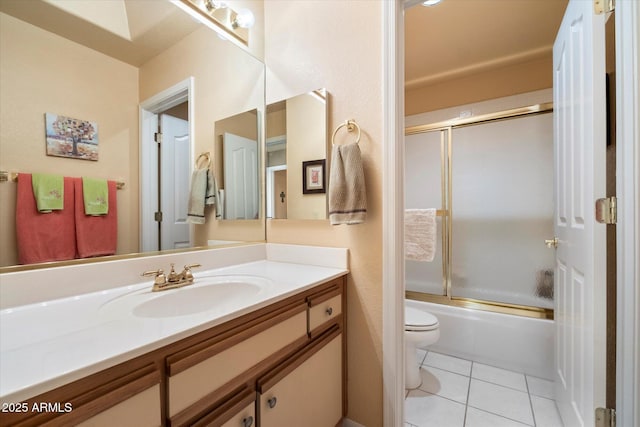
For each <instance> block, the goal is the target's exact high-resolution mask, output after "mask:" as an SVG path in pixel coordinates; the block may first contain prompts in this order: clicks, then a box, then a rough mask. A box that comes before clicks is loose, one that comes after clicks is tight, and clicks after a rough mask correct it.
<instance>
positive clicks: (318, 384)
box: [259, 333, 342, 427]
mask: <svg viewBox="0 0 640 427" xmlns="http://www.w3.org/2000/svg"><path fill="white" fill-rule="evenodd" d="M322 341H323V343H322V344H320V345H319V346H318V347H320V348H318V349H316V351H315V352H313V354H312V355H311V356H308V355H302V359H305V358H306V357H308V358H306V360H303V361H302V363H299V361H297V360H292V361H290V364H291V366H293V369H292V370H290V369H288V368H286V367H285V369H284V371H285V372H284V375H283V374H282V373H275V374H274V375H273V376H272V377H271V378H265V379H264V380H263V381H259V388H260V394H259V423H260V427H283V426H305V427H327V426H335V425H337V424H338V422H339V421H340V420H341V418H342V334H341V333H338V334H337V335H336V334H335V333H332V334H331V336H330V337H329V339H327V340H322ZM298 363H299V364H298ZM261 382H262V384H260V383H261Z"/></svg>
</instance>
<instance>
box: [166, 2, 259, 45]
mask: <svg viewBox="0 0 640 427" xmlns="http://www.w3.org/2000/svg"><path fill="white" fill-rule="evenodd" d="M172 3H174V4H175V5H176V6H178V7H179V8H181V9H182V10H184V11H186V12H187V13H189V14H190V15H191V16H192V17H194V18H195V19H197V20H198V21H200V22H202V23H203V24H205V25H207V26H208V27H210V28H212V29H213V30H215V31H216V32H217V33H218V35H220V36H221V37H223V38H232V39H235V40H236V41H238V42H240V43H242V44H243V45H244V46H248V45H249V28H251V27H252V26H253V25H254V24H255V22H256V19H255V17H254V16H253V13H252V12H251V11H250V10H249V9H239V10H238V11H237V12H236V11H235V10H233V9H232V8H231V7H229V5H228V4H227V2H225V1H219V0H172Z"/></svg>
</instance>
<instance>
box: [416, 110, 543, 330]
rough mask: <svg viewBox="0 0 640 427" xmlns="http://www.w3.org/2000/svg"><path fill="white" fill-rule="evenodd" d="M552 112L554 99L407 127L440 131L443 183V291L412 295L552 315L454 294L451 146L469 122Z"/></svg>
mask: <svg viewBox="0 0 640 427" xmlns="http://www.w3.org/2000/svg"><path fill="white" fill-rule="evenodd" d="M551 112H553V103H551V102H548V103H543V104H536V105H530V106H527V107H521V108H514V109H510V110H504V111H498V112H496V113H490V114H483V115H479V116H474V117H468V118H458V119H452V120H446V121H442V122H437V123H431V124H427V125H419V126H410V127H406V128H405V130H404V134H405V136H408V135H418V134H421V133H428V132H435V131H439V132H440V175H441V176H440V185H441V194H442V208H443V209H441V210H440V209H439V210H438V211H437V213H436V215H437V216H440V217H442V230H443V233H442V252H443V256H442V292H443V295H436V294H428V293H423V292H415V291H405V295H406V297H407V298H409V299H414V300H419V301H426V302H432V303H436V304H444V305H450V306H455V307H463V308H472V309H476V310H484V311H492V312H497V313H504V314H514V315H518V316H524V317H534V318H538V319H553V309H549V308H542V307H533V306H526V305H518V304H510V303H502V302H495V301H485V300H478V299H473V298H465V297H455V296H453V294H452V287H451V286H452V283H451V258H452V245H451V241H452V236H453V214H452V213H453V210H452V200H451V199H452V193H453V190H452V159H451V150H452V142H453V130H454V129H457V128H461V127H466V126H475V125H479V124H483V123H489V122H497V121H503V120H509V119H513V118H519V117H525V116H531V115H538V114H547V113H551Z"/></svg>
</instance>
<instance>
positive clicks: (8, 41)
mask: <svg viewBox="0 0 640 427" xmlns="http://www.w3.org/2000/svg"><path fill="white" fill-rule="evenodd" d="M227 3H228V4H229V5H230V6H233V5H234V4H237V7H242V8H248V9H250V10H251V11H252V12H253V14H254V16H255V18H256V24H255V27H253V28H251V29H249V30H248V31H249V42H248V46H244V47H240V46H239V45H238V44H237V43H236V42H231V41H229V40H226V39H225V38H224V37H221V36H220V35H219V34H218V33H216V32H214V30H213V29H212V28H209V27H208V26H205V25H203V24H202V23H199V22H197V21H196V20H194V18H193V17H191V16H189V15H188V14H187V13H185V11H184V10H182V9H181V8H179V7H177V6H176V4H174V2H171V1H169V0H155V1H153V2H148V1H139V0H114V1H102V0H85V1H82V2H57V1H55V0H31V1H28V2H26V1H22V0H0V58H1V61H0V152H1V157H0V170H2V171H9V172H12V173H18V181H19V180H20V174H23V176H27V175H26V174H30V173H45V174H59V175H64V176H69V177H83V176H87V177H94V178H102V179H109V180H115V181H119V182H122V183H124V187H123V188H122V189H120V190H118V191H117V230H118V231H117V250H116V255H124V254H132V253H140V252H146V251H154V252H155V251H157V250H169V249H186V248H193V247H202V246H207V245H210V244H218V243H220V242H246V241H264V240H265V221H264V206H263V203H264V196H263V193H264V191H263V189H262V186H263V182H264V180H263V179H262V177H263V176H264V172H263V170H260V169H255V170H252V173H253V174H254V175H255V179H253V187H252V190H251V191H253V194H252V197H251V207H250V209H249V210H247V212H249V211H250V213H248V214H245V215H239V214H238V215H234V216H233V217H232V216H231V215H229V216H223V217H222V218H224V219H225V220H221V218H216V215H217V213H219V211H223V210H224V209H223V208H221V209H217V208H216V207H208V206H207V207H205V209H204V214H203V216H204V223H203V224H192V223H185V217H186V214H187V210H188V209H187V205H188V199H189V196H190V194H189V185H190V180H191V174H192V171H193V170H194V169H197V168H201V167H204V165H210V168H211V170H212V173H213V174H214V176H215V177H216V179H217V181H218V187H219V189H220V190H222V191H221V194H224V196H223V197H221V198H220V199H223V200H218V203H224V199H226V200H230V199H233V200H235V199H238V198H242V199H244V198H245V195H240V196H238V197H235V195H230V194H229V190H231V191H234V190H233V189H228V188H225V186H227V185H228V183H229V182H230V181H229V180H227V179H226V176H225V173H226V168H225V167H224V158H223V156H224V151H223V150H221V147H220V146H219V141H220V139H219V135H218V130H220V129H222V128H223V127H224V126H227V125H228V126H229V127H228V129H227V130H226V133H228V134H233V135H236V136H239V137H243V138H247V139H249V138H250V139H251V140H252V141H254V145H255V147H256V148H255V150H254V154H253V155H254V156H257V157H256V158H255V159H254V160H252V161H253V163H252V164H253V165H254V166H255V168H259V167H261V165H262V164H263V163H264V162H263V161H262V160H261V156H262V147H263V146H264V144H263V140H264V135H261V132H260V129H261V128H260V126H258V125H257V124H258V123H260V121H261V120H262V118H263V116H264V112H265V106H264V93H265V90H264V89H265V88H264V80H265V79H264V73H265V68H264V64H263V62H262V61H261V60H260V59H258V58H260V57H261V56H262V55H263V53H262V52H263V50H264V48H263V46H262V44H263V42H264V37H263V34H261V33H260V32H261V31H263V28H264V27H263V24H262V22H261V21H262V19H263V4H262V2H261V1H254V0H242V1H240V0H238V1H229V2H227ZM46 113H52V114H56V115H59V116H64V117H69V118H75V119H81V120H83V121H87V122H90V123H94V124H95V125H96V127H97V136H98V138H97V141H98V144H97V161H95V160H86V159H79V158H73V157H59V156H50V155H47V150H46V145H47V143H46V138H45V114H46ZM238 117H244V118H245V119H246V118H248V119H249V120H250V121H252V123H253V125H251V126H252V129H253V131H252V132H253V133H251V134H250V135H245V134H243V133H241V132H240V131H238V130H236V129H234V128H233V121H234V120H236V119H237V118H238ZM230 122H231V124H229V123H230ZM154 129H155V131H154ZM159 131H160V132H161V133H163V138H162V143H161V144H158V143H156V141H155V140H154V136H153V134H154V133H155V132H159ZM165 131H167V132H169V133H170V135H169V136H167V135H165V134H164V132H165ZM158 147H160V148H158ZM16 193H17V184H16V183H15V182H2V183H0V219H1V221H0V227H1V228H0V245H1V246H2V251H0V267H8V266H14V265H16V264H18V263H19V262H18V255H17V252H18V251H17V233H16V228H15V224H16V211H15V210H16V197H17V194H16ZM230 196H231V197H230ZM165 209H168V210H169V211H171V214H170V215H169V214H167V213H166V212H167V211H166V210H165ZM158 211H163V215H162V216H163V222H164V221H165V220H166V221H167V222H169V223H170V227H169V229H170V230H169V231H167V230H164V228H161V227H160V226H159V225H158V222H156V221H155V218H156V217H157V215H155V213H156V212H158ZM167 217H170V218H169V219H167ZM239 218H244V219H242V220H236V219H239ZM180 230H181V231H180ZM174 232H175V233H176V234H175V235H174V234H172V233H174ZM180 233H182V234H180ZM185 233H186V234H185ZM163 237H164V238H163ZM168 237H170V238H168ZM46 266H50V264H46ZM0 271H1V270H0ZM4 271H8V270H7V269H4Z"/></svg>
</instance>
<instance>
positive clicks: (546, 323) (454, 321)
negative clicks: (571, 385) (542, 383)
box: [406, 299, 555, 380]
mask: <svg viewBox="0 0 640 427" xmlns="http://www.w3.org/2000/svg"><path fill="white" fill-rule="evenodd" d="M406 304H407V305H408V306H411V307H414V308H417V309H419V310H424V311H428V312H429V313H431V314H433V315H434V316H436V317H437V318H438V322H439V323H440V339H439V340H438V342H437V343H435V344H433V345H430V346H429V347H428V348H427V350H433V351H436V352H439V353H445V354H449V355H451V356H456V357H460V358H463V359H467V360H472V361H474V362H479V363H484V364H487V365H492V366H497V367H500V368H503V369H509V370H513V371H517V372H524V373H525V374H528V375H533V376H536V377H540V378H545V379H548V380H553V378H554V375H553V372H554V354H555V325H554V321H553V320H546V319H533V318H528V317H521V316H514V315H510V314H501V313H492V312H489V311H481V310H474V309H468V308H460V307H452V306H448V305H443V304H434V303H429V302H422V301H414V300H409V299H407V300H406Z"/></svg>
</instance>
